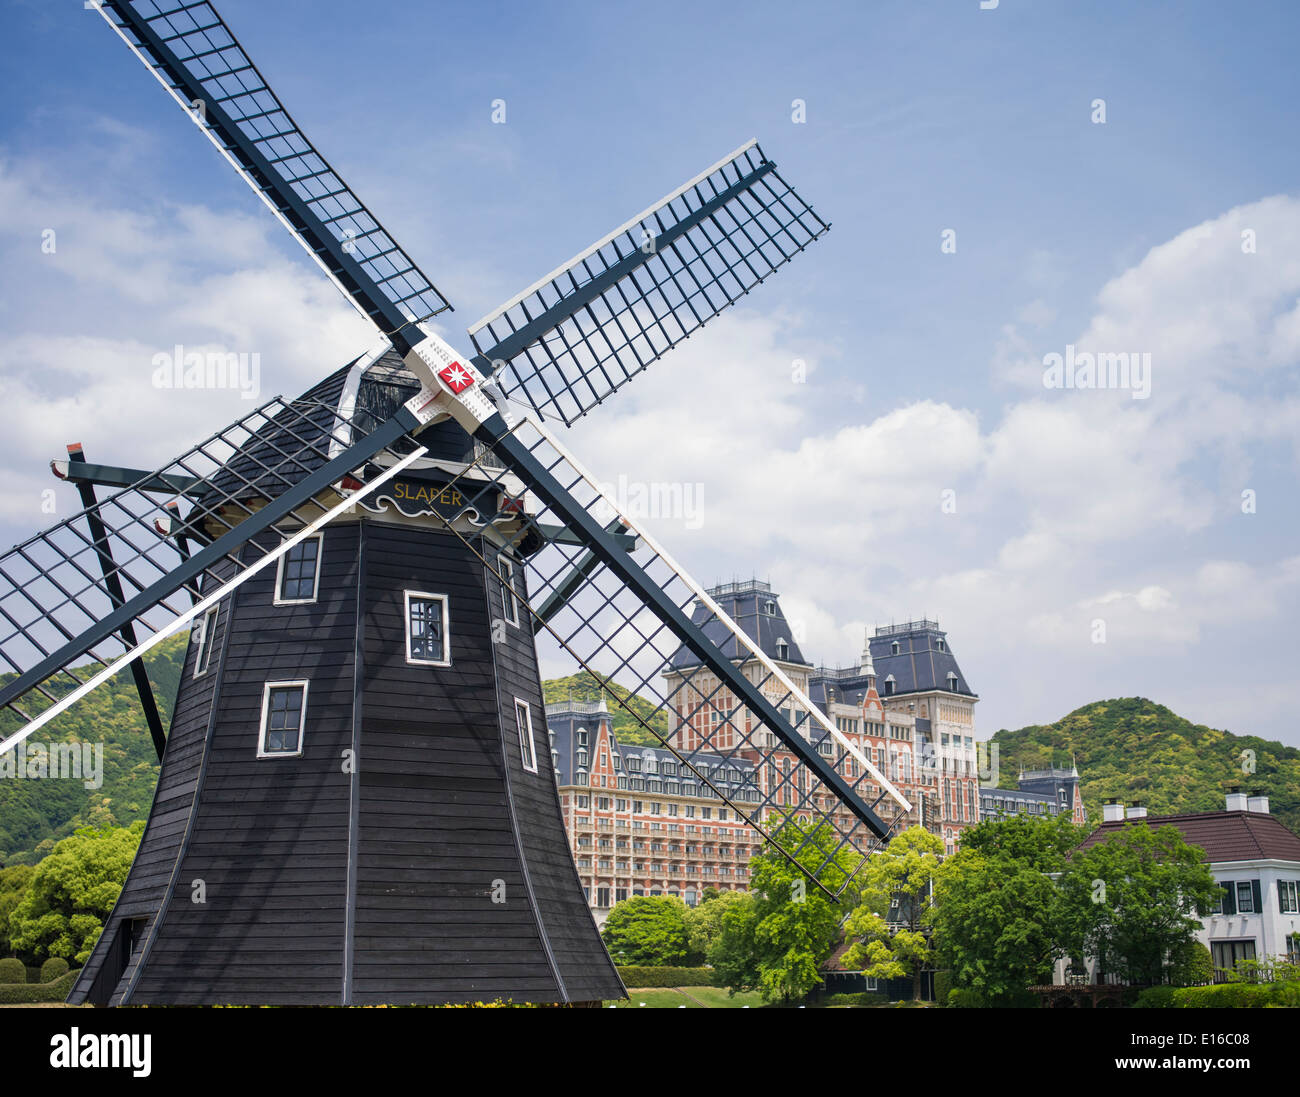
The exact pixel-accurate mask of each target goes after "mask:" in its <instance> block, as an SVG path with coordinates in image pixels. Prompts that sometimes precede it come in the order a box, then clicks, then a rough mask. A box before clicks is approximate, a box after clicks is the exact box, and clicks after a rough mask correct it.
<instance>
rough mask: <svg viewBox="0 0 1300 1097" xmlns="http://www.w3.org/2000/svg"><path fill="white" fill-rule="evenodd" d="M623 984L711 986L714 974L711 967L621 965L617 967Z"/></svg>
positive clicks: (644, 987) (713, 982) (643, 986)
mask: <svg viewBox="0 0 1300 1097" xmlns="http://www.w3.org/2000/svg"><path fill="white" fill-rule="evenodd" d="M618 975H619V978H620V979H622V980H623V985H624V986H628V987H638V988H642V989H647V988H651V987H713V986H717V985H718V984H717V982H716V976H715V974H714V971H713V969H712V968H711V967H635V966H628V967H621V968H619V969H618Z"/></svg>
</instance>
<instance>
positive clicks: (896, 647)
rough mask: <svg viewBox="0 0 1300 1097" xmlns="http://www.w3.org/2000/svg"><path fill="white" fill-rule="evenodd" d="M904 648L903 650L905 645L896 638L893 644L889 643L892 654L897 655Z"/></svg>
mask: <svg viewBox="0 0 1300 1097" xmlns="http://www.w3.org/2000/svg"><path fill="white" fill-rule="evenodd" d="M902 650H903V645H902V644H900V643H899V642H898V641H897V640H895V641H894V642H893V643H892V644H890V645H889V653H890V654H891V655H897V654H899V653H900V652H901V651H902Z"/></svg>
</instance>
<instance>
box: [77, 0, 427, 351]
mask: <svg viewBox="0 0 1300 1097" xmlns="http://www.w3.org/2000/svg"><path fill="white" fill-rule="evenodd" d="M99 10H100V12H101V14H103V16H104V18H105V19H106V20H108V22H109V24H110V25H111V26H112V27H113V28H114V30H116V31H117V32H118V34H119V35H120V36H121V38H122V40H123V41H124V42H126V44H127V45H128V46H130V47H131V49H132V51H133V52H134V53H135V54H136V56H138V57H139V58H140V60H141V61H143V62H144V63H145V64H146V65H147V66H148V67H149V69H150V70H151V71H152V72H153V74H154V75H155V76H156V77H157V78H158V80H159V81H160V82H161V83H162V85H163V86H164V87H165V88H166V89H167V90H168V92H170V93H171V96H172V98H173V99H175V100H176V102H177V103H178V104H179V105H180V106H181V108H182V109H183V110H184V111H185V112H186V113H187V114H189V115H190V117H191V118H193V119H194V121H195V122H196V123H198V125H199V127H200V128H201V129H202V130H203V132H204V133H205V134H206V135H207V137H208V138H209V139H210V140H211V141H212V143H213V144H214V145H216V146H217V148H218V149H220V150H221V153H222V155H223V156H225V158H226V159H227V160H228V161H230V163H231V165H232V166H233V167H234V168H235V170H236V171H238V172H239V174H240V175H241V176H242V177H243V179H244V180H245V181H246V182H247V183H248V185H249V186H251V187H252V188H253V190H254V191H256V192H257V194H258V195H260V196H261V198H262V199H263V201H265V202H266V204H267V205H268V206H270V208H271V210H272V212H274V213H275V215H276V217H278V218H279V219H280V221H281V223H282V224H284V226H285V227H286V228H287V229H288V230H289V231H290V232H291V233H293V235H294V236H295V237H296V238H297V239H298V241H299V242H300V243H301V244H302V246H303V247H304V248H305V249H306V250H307V252H308V254H309V255H311V257H312V258H313V259H314V260H315V261H316V262H317V263H318V264H319V265H320V267H321V269H322V270H324V271H325V273H326V274H327V275H328V276H329V277H330V279H331V280H332V281H333V282H334V284H335V285H336V286H338V288H339V289H340V290H342V291H343V293H344V294H345V295H346V296H347V297H348V298H349V299H350V300H351V301H352V302H353V303H354V304H355V305H356V307H357V308H358V309H359V310H360V311H361V312H362V313H363V314H364V315H365V316H367V317H368V318H369V319H370V320H371V322H372V323H374V325H375V326H376V327H377V328H378V329H379V330H380V331H381V332H383V333H384V334H385V335H386V336H387V337H388V338H389V339H390V340H391V341H392V342H393V345H394V346H396V347H397V348H398V350H400V351H402V352H403V353H405V351H406V350H407V349H409V346H410V344H411V343H412V342H417V341H418V340H419V338H420V336H419V333H418V331H417V330H416V329H415V327H414V326H413V325H415V324H416V323H417V322H419V321H423V320H426V319H428V318H429V317H431V316H435V315H437V314H438V313H440V312H444V311H446V310H448V309H450V308H451V305H450V304H449V303H448V302H447V300H446V298H444V297H443V296H442V294H441V293H439V292H438V290H437V289H436V288H435V287H434V285H433V283H432V282H431V281H430V280H429V279H428V278H427V277H426V276H425V274H424V273H423V272H422V271H421V270H420V269H419V268H418V267H417V266H416V265H415V263H414V261H413V260H412V259H411V257H410V256H409V255H407V254H406V252H405V251H403V250H402V249H401V248H400V247H398V246H397V244H396V242H395V241H394V240H393V238H392V237H391V236H389V234H388V232H387V231H386V230H385V229H384V227H383V225H381V224H380V223H379V221H378V219H377V218H376V217H375V216H374V215H373V214H372V213H371V212H370V211H369V210H368V209H367V208H366V207H365V205H364V204H363V203H362V202H361V200H360V199H359V198H358V197H357V196H356V195H355V194H354V193H353V192H352V190H351V189H350V188H349V187H348V186H347V184H346V183H344V182H343V180H342V179H341V178H339V175H338V173H337V172H336V171H335V170H334V169H333V168H332V167H330V165H329V163H328V162H327V161H326V160H325V158H324V157H323V156H321V154H320V153H319V152H317V151H316V149H315V147H314V146H313V145H312V143H311V142H310V141H308V140H307V138H306V136H305V135H304V134H303V132H302V130H300V129H299V128H298V125H297V123H296V122H294V120H293V118H292V117H291V116H290V115H289V113H288V111H286V110H285V109H284V106H283V104H282V103H281V102H280V100H279V98H278V97H277V96H276V94H275V93H274V92H273V91H272V90H271V89H270V87H269V86H268V85H267V83H266V81H265V80H264V79H263V78H262V74H261V73H260V72H259V71H258V69H257V66H256V65H254V64H253V62H252V61H251V60H250V59H249V56H248V54H247V53H245V52H244V49H243V47H242V46H241V45H240V44H239V42H238V41H237V40H236V38H235V36H234V35H233V34H232V33H231V32H230V28H229V27H227V26H226V24H225V22H224V21H223V20H222V18H221V16H220V15H218V14H217V12H216V9H215V8H214V7H213V6H212V5H211V4H210V3H206V2H200V3H179V2H177V0H103V2H102V3H101V4H99Z"/></svg>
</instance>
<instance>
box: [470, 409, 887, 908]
mask: <svg viewBox="0 0 1300 1097" xmlns="http://www.w3.org/2000/svg"><path fill="white" fill-rule="evenodd" d="M479 441H480V442H482V437H481V436H480V439H479ZM521 451H525V452H526V453H527V454H528V455H529V458H530V459H531V460H530V461H528V462H523V461H521V459H520V452H521ZM538 465H540V466H541V467H543V468H545V469H546V470H547V472H548V474H549V476H550V477H551V478H553V479H554V481H556V482H558V483H559V485H560V486H561V488H562V489H563V491H564V492H565V493H567V495H568V497H569V506H570V507H572V506H578V507H582V508H583V509H584V510H585V511H586V512H587V514H588V515H589V516H590V517H591V519H592V520H593V521H594V522H597V523H599V524H600V526H602V527H604V528H605V530H606V531H612V530H615V529H619V528H623V529H629V530H633V531H635V532H636V533H637V535H638V540H637V547H636V549H635V550H634V551H633V552H631V553H628V552H627V551H626V548H625V547H624V546H623V545H619V544H616V543H614V542H612V541H611V542H610V544H609V549H610V554H607V555H605V556H604V559H601V558H600V557H599V556H595V554H593V552H592V551H591V546H590V543H588V545H587V546H579V545H573V544H567V543H564V542H563V541H561V540H559V539H557V538H556V537H555V536H554V531H555V530H556V529H557V528H559V527H563V526H565V525H566V523H567V524H572V523H571V514H565V513H557V512H556V511H555V510H553V509H551V508H549V507H547V506H546V505H544V504H543V503H542V501H541V500H539V499H537V498H536V497H535V496H534V495H533V494H532V493H531V492H530V493H529V494H528V495H526V496H525V497H523V498H518V499H516V500H515V503H516V505H515V506H513V507H509V508H506V509H507V510H508V511H509V513H511V514H513V515H516V516H523V518H524V520H523V522H522V524H521V525H520V526H519V528H518V531H517V532H516V533H514V534H513V535H512V537H511V543H512V544H513V545H514V546H516V547H517V548H519V549H520V550H521V552H520V555H521V556H522V557H523V559H524V565H523V570H524V573H525V580H526V589H527V603H528V609H529V613H530V614H531V615H532V616H533V618H534V620H535V622H536V628H537V632H538V637H537V639H538V646H539V653H540V656H541V657H542V658H543V659H545V658H547V656H548V655H549V656H550V657H552V658H553V659H555V661H557V662H560V661H567V660H566V659H565V657H566V656H567V658H568V659H571V660H574V661H576V662H577V663H578V664H579V665H580V666H581V667H582V668H583V669H584V670H586V671H587V672H588V673H590V674H591V675H592V676H593V677H595V678H596V680H597V681H598V682H600V683H602V685H609V686H613V687H620V688H619V689H610V690H609V695H610V696H611V697H612V698H613V699H614V700H615V701H617V703H618V704H620V705H621V706H622V707H623V708H624V709H625V710H626V711H627V712H628V713H630V714H631V715H632V717H633V718H634V719H635V720H636V721H637V722H638V723H639V724H640V725H641V726H642V727H643V728H644V729H646V730H647V731H649V732H651V733H652V734H654V736H655V737H656V739H658V741H659V742H660V743H661V744H662V745H663V746H664V747H665V748H667V749H668V750H670V751H672V752H673V754H674V755H675V756H676V757H677V758H678V760H679V761H680V763H681V765H682V767H683V775H682V778H681V781H682V782H683V787H682V788H681V790H680V791H681V793H682V794H683V795H692V794H699V795H704V796H716V797H717V798H718V799H719V800H720V801H721V802H722V803H724V804H726V805H728V806H729V807H730V808H732V809H733V810H734V811H735V812H736V816H737V818H741V819H744V820H745V821H746V822H748V823H749V824H750V825H752V826H753V827H754V828H755V829H756V830H757V831H758V832H759V833H760V834H762V835H763V836H764V837H765V838H768V839H772V840H773V848H774V849H776V850H778V851H779V852H781V853H784V854H785V855H786V856H787V857H789V858H790V859H791V860H793V861H795V862H796V863H797V864H798V865H799V867H800V869H801V871H803V872H804V873H805V874H806V875H808V876H809V877H810V878H811V879H812V880H813V881H814V882H815V883H817V884H818V885H820V886H822V887H823V889H824V890H826V891H827V892H828V893H830V894H834V895H838V894H840V893H841V892H843V891H844V890H845V889H846V888H848V887H850V886H851V884H852V882H853V873H852V872H849V873H847V874H846V873H845V871H844V865H845V858H846V857H847V859H848V861H849V862H850V863H851V864H853V865H855V866H858V867H860V863H861V858H862V856H863V855H864V854H865V853H867V852H869V851H871V850H874V849H877V848H879V847H880V846H881V844H882V842H884V841H887V839H888V837H889V836H890V835H891V833H892V832H893V830H894V829H895V827H896V825H897V824H898V823H899V822H900V821H901V820H902V818H903V815H904V813H906V812H907V811H910V809H911V806H910V804H909V803H908V801H907V800H906V799H905V798H904V797H903V796H902V794H901V793H899V792H898V790H897V789H896V788H895V787H894V786H893V785H892V783H891V782H890V781H889V780H888V778H886V777H885V775H883V774H882V773H880V771H879V770H878V769H877V768H876V767H875V766H874V765H873V764H872V763H871V761H870V759H869V758H867V757H866V756H864V755H863V753H862V752H861V751H860V750H858V749H857V748H856V747H853V746H851V745H850V743H849V742H848V740H847V739H846V738H845V737H844V736H843V735H842V734H840V732H839V731H838V729H836V728H835V726H834V725H833V724H832V723H831V722H830V721H829V720H828V719H827V718H826V717H825V715H824V714H823V713H821V711H820V710H819V709H817V707H816V706H815V705H814V704H813V703H812V701H811V700H810V699H809V698H808V697H807V696H806V695H805V694H803V693H802V692H801V691H800V690H798V688H797V687H795V686H794V685H793V684H792V683H791V682H790V680H789V679H788V678H787V677H786V675H785V674H784V673H783V672H782V671H781V670H780V668H778V667H777V666H776V665H775V664H774V663H773V662H772V661H771V660H770V659H769V658H768V657H767V656H766V655H765V654H764V653H763V652H762V651H761V650H759V649H758V648H757V647H756V646H755V645H753V644H752V642H750V640H749V638H748V637H747V636H746V634H745V633H744V632H743V631H742V630H741V629H740V627H739V626H738V625H736V624H735V622H734V621H732V620H731V619H730V618H729V617H727V615H726V614H725V613H724V612H723V611H722V609H721V608H720V607H718V606H717V605H716V603H714V602H713V601H712V599H711V598H710V597H709V596H708V594H707V593H706V592H705V591H703V590H702V589H701V588H700V587H699V585H698V584H696V583H695V582H694V581H693V580H692V579H691V578H690V577H689V576H688V575H687V574H686V573H685V572H684V571H683V570H682V569H681V567H680V566H679V565H678V564H677V563H676V562H675V561H673V560H672V558H671V557H669V556H668V555H667V554H666V553H665V552H664V551H663V550H662V549H661V548H659V546H658V545H657V544H655V543H654V541H653V540H652V539H651V538H649V537H648V536H647V535H646V533H645V532H644V530H641V529H638V528H637V525H636V522H635V520H634V519H633V518H631V517H629V516H628V515H627V514H625V513H623V512H622V511H621V510H620V509H619V508H618V506H617V504H616V503H615V501H614V500H612V499H611V498H610V497H609V496H608V495H606V494H605V493H603V492H602V491H601V490H600V488H599V486H598V485H596V484H595V483H594V482H593V481H592V479H591V477H590V476H589V474H587V473H586V472H585V471H584V470H582V469H581V467H580V466H578V465H577V463H576V461H575V460H574V459H573V458H572V457H571V455H569V454H568V453H567V452H566V451H565V450H564V449H563V447H562V445H561V444H560V443H559V442H558V441H557V440H556V439H555V438H554V437H553V436H551V435H550V433H549V432H548V431H547V430H546V429H545V428H544V427H543V426H542V424H540V423H539V422H537V421H536V420H534V419H532V418H528V419H525V420H523V421H522V422H520V423H518V424H516V425H515V426H514V427H513V428H511V429H510V430H509V433H508V435H506V436H503V437H501V438H499V439H498V440H497V442H496V444H495V445H490V444H489V445H483V446H481V448H480V450H479V452H478V455H477V457H476V460H475V463H474V465H473V466H471V469H469V470H467V471H466V474H465V477H466V495H467V496H468V495H469V494H470V492H471V491H474V492H478V493H480V494H481V493H484V492H486V491H488V490H489V488H486V487H484V486H483V479H484V478H487V479H488V481H489V482H490V481H492V480H495V481H497V483H498V486H499V489H500V491H501V494H502V495H503V496H504V497H506V498H509V497H510V496H511V494H512V493H514V492H517V490H518V489H517V486H516V485H517V481H515V480H514V477H511V480H510V482H506V480H505V478H506V477H507V476H509V475H510V474H509V473H508V472H506V471H505V470H506V469H507V468H508V469H509V470H510V472H513V473H514V474H515V475H517V476H518V477H519V478H520V479H522V480H524V481H525V482H526V483H535V482H536V481H535V480H534V479H533V477H534V475H535V471H534V469H535V466H538ZM455 483H456V481H453V482H452V484H453V485H455ZM447 528H448V529H450V530H452V531H453V532H456V530H455V527H454V526H453V525H452V520H451V519H448V520H447ZM457 536H458V537H459V538H460V540H461V541H462V542H463V543H464V544H465V545H467V546H471V541H472V538H470V537H468V536H467V535H465V534H464V533H457ZM538 544H541V545H542V546H543V547H541V548H540V550H536V546H537V545H538ZM471 547H472V546H471ZM596 547H597V549H599V548H600V546H599V545H598V546H596ZM612 554H616V555H612ZM618 557H621V558H622V560H623V561H625V565H624V566H625V567H626V568H627V569H630V570H631V572H632V573H633V574H635V575H636V576H638V577H639V578H640V579H641V580H643V581H646V582H648V583H649V584H650V586H651V587H652V588H653V589H654V591H655V592H657V594H659V595H660V596H662V599H663V600H664V602H665V604H666V605H667V606H668V607H669V608H668V609H667V610H665V609H664V608H663V606H661V605H652V604H650V603H649V602H648V600H647V599H646V597H645V595H644V594H643V593H642V591H641V590H638V589H636V588H635V587H634V585H633V584H632V583H631V582H629V581H628V579H627V578H626V577H625V575H620V574H619V573H618V570H619V569H617V568H616V567H614V566H611V564H610V563H609V561H610V560H612V559H615V558H618ZM483 562H484V564H485V566H486V569H487V570H488V571H489V572H490V573H491V574H492V575H494V576H495V581H496V582H497V583H499V584H500V586H499V590H500V592H501V594H500V597H501V598H502V599H503V600H505V599H511V598H513V597H514V594H515V591H517V590H518V586H517V580H515V579H514V578H513V577H512V571H513V569H512V568H511V567H510V566H509V565H503V563H502V559H501V557H498V558H497V559H496V560H493V559H490V558H489V559H484V561H483ZM520 593H522V592H520ZM502 606H503V609H502V612H504V613H507V615H508V612H509V611H508V610H507V609H505V607H504V602H503V603H502ZM674 613H675V614H676V616H677V618H678V619H679V621H685V622H686V627H685V629H683V628H681V627H674V621H673V617H674ZM709 637H722V638H723V639H722V641H721V642H720V643H719V642H715V641H713V640H710V639H709ZM691 645H695V646H696V647H697V648H698V654H694V653H692V652H691V651H690V650H689V648H690V646H691ZM731 653H734V655H732V654H731ZM622 690H628V691H630V692H631V693H633V694H636V695H638V696H639V697H640V698H641V699H643V700H645V701H648V702H650V703H651V704H652V705H653V706H654V707H655V709H657V710H658V712H659V713H660V714H662V715H663V716H664V717H665V718H666V725H665V726H662V727H661V726H659V725H658V724H657V723H655V722H653V721H649V720H646V719H645V718H644V717H643V716H642V715H640V714H639V712H638V711H637V709H636V708H635V707H634V706H633V705H632V704H630V703H629V702H628V701H627V700H625V699H624V698H625V696H626V695H625V694H624V693H623V692H622ZM622 776H623V777H625V778H626V781H627V782H628V787H629V788H633V789H635V788H636V787H637V786H636V785H634V784H631V782H634V781H637V780H644V778H643V777H640V776H638V775H636V774H632V773H628V774H625V775H622ZM620 787H623V785H622V784H620Z"/></svg>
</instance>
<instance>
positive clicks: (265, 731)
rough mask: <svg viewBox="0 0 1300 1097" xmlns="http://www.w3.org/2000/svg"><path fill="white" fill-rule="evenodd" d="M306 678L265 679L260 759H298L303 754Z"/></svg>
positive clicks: (258, 749)
mask: <svg viewBox="0 0 1300 1097" xmlns="http://www.w3.org/2000/svg"><path fill="white" fill-rule="evenodd" d="M307 684H308V683H307V681H306V679H298V680H297V681H292V682H267V683H266V687H265V688H264V689H263V690H262V727H261V731H260V733H259V734H258V737H257V756H258V757H259V758H297V757H299V756H301V754H302V739H303V731H304V728H305V724H306V719H307Z"/></svg>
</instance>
